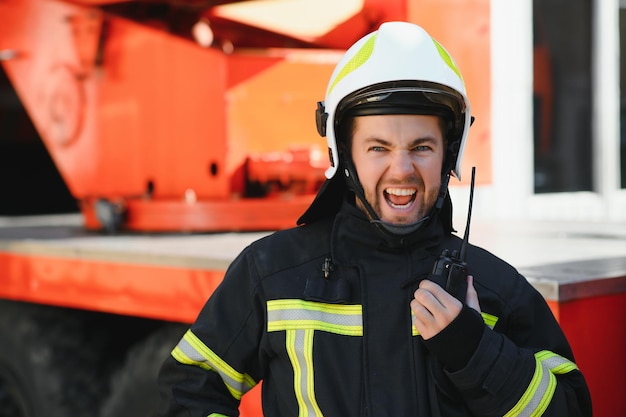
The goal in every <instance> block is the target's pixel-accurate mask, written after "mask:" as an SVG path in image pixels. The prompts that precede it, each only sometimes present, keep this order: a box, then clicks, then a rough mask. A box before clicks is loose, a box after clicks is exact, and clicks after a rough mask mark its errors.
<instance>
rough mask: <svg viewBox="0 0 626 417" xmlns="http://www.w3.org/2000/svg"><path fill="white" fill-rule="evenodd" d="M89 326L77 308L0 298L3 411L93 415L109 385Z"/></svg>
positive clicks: (30, 415) (8, 416) (28, 416)
mask: <svg viewBox="0 0 626 417" xmlns="http://www.w3.org/2000/svg"><path fill="white" fill-rule="evenodd" d="M86 327H88V326H86V323H85V322H83V320H82V319H81V317H80V314H79V312H76V314H74V313H70V312H66V311H64V310H62V309H57V308H53V307H46V306H41V305H34V304H27V303H19V302H12V301H6V300H0V341H1V342H0V417H66V416H75V417H78V416H92V415H93V411H94V410H97V409H98V407H99V403H100V398H99V396H100V395H101V394H102V392H103V389H106V385H105V384H103V382H102V381H100V380H98V379H97V378H95V377H94V376H93V375H97V370H98V368H97V359H98V355H99V353H98V352H95V351H94V349H93V347H94V346H98V345H99V343H98V341H97V340H96V339H97V338H96V339H94V333H93V331H90V329H88V328H86ZM87 339H91V340H87ZM94 370H95V371H96V372H94ZM103 385H104V386H103Z"/></svg>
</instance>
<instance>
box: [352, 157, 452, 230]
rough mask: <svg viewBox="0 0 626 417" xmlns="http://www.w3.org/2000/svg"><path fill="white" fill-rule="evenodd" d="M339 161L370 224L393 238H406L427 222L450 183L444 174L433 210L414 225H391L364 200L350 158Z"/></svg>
mask: <svg viewBox="0 0 626 417" xmlns="http://www.w3.org/2000/svg"><path fill="white" fill-rule="evenodd" d="M340 160H341V161H343V162H342V163H343V175H344V179H345V181H346V184H347V186H348V189H350V190H352V192H354V195H355V197H356V198H357V199H359V201H361V203H362V204H363V207H365V210H366V215H367V217H368V218H369V220H370V223H372V224H375V225H376V226H377V227H378V229H379V230H381V231H382V232H384V233H386V234H392V235H395V236H398V235H400V236H406V235H409V234H411V233H413V232H415V231H417V230H419V229H420V228H421V227H422V226H423V225H424V224H426V223H427V222H428V220H429V219H430V218H431V217H432V216H433V215H434V214H435V213H437V212H438V211H439V210H441V207H443V203H444V201H445V199H446V195H447V193H448V183H449V182H450V174H449V171H448V174H445V175H443V176H442V179H441V186H440V188H439V194H438V196H437V201H436V203H435V205H434V206H433V208H432V209H431V210H430V213H429V214H428V215H426V216H424V217H423V218H421V219H420V220H418V221H417V222H415V223H411V224H401V225H396V224H391V223H388V222H385V221H383V220H381V218H380V217H378V214H376V212H375V211H374V208H373V207H372V206H371V205H370V203H369V202H368V201H367V199H366V198H365V191H364V190H363V186H362V185H361V182H360V181H359V178H358V177H357V175H356V169H355V167H354V164H353V163H352V160H351V159H350V158H346V157H345V156H344V157H343V158H341V157H340Z"/></svg>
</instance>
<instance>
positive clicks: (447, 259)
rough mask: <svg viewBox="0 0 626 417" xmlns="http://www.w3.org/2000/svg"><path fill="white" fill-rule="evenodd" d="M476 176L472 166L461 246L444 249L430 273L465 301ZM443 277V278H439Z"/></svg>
mask: <svg viewBox="0 0 626 417" xmlns="http://www.w3.org/2000/svg"><path fill="white" fill-rule="evenodd" d="M475 176H476V167H472V180H471V184H470V196H469V207H468V211H467V224H466V226H465V234H464V236H463V241H462V242H461V247H460V248H459V250H458V251H456V250H453V251H450V250H448V249H444V250H443V252H442V253H441V255H440V256H439V258H438V259H437V261H436V262H435V264H434V265H433V270H432V275H434V276H435V277H437V278H440V283H442V284H444V285H445V286H444V288H445V289H446V291H447V292H448V293H450V294H451V295H453V296H454V297H455V298H456V299H458V300H459V301H461V302H462V303H465V297H466V294H467V275H468V272H469V270H468V268H467V263H466V262H465V252H466V250H467V244H468V241H469V229H470V220H471V218H472V201H473V200H474V178H475ZM441 278H443V279H441Z"/></svg>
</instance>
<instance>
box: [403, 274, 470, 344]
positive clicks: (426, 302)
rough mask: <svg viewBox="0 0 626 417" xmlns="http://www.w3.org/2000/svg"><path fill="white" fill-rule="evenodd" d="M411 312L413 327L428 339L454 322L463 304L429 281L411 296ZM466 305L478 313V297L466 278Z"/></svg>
mask: <svg viewBox="0 0 626 417" xmlns="http://www.w3.org/2000/svg"><path fill="white" fill-rule="evenodd" d="M413 297H414V298H413V300H412V301H411V310H412V311H413V315H414V319H413V325H414V326H415V328H416V329H417V331H418V332H419V333H420V335H422V337H423V338H424V339H426V340H427V339H430V338H431V337H433V336H435V335H436V334H438V333H439V332H440V331H442V330H443V329H445V328H446V327H447V326H448V325H449V324H450V323H451V322H452V320H454V319H455V318H456V317H457V316H458V315H459V313H460V312H461V309H462V308H463V304H461V302H460V301H459V300H457V299H456V298H454V297H453V296H451V295H450V294H448V292H446V291H445V290H444V289H443V288H441V287H440V286H439V285H438V284H435V283H434V282H432V281H429V280H426V279H425V280H423V281H422V282H420V285H419V288H418V289H417V290H416V291H415V293H414V294H413ZM465 302H466V304H467V305H468V306H469V307H471V308H473V309H474V310H476V311H478V312H479V313H480V304H479V302H478V295H477V293H476V289H475V288H474V279H473V277H472V276H471V275H470V276H468V277H467V295H466V299H465Z"/></svg>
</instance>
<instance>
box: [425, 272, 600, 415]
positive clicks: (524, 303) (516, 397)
mask: <svg viewBox="0 0 626 417" xmlns="http://www.w3.org/2000/svg"><path fill="white" fill-rule="evenodd" d="M509 307H510V314H509V316H508V317H506V319H505V320H502V322H501V323H500V322H498V323H497V324H496V326H495V327H494V328H493V329H491V328H490V327H488V326H486V325H485V324H482V322H483V319H482V318H481V317H480V315H479V314H478V313H477V312H475V311H474V310H471V309H469V307H467V306H466V307H464V310H463V311H462V313H461V314H460V315H459V317H458V318H457V319H458V322H457V320H455V321H454V322H453V323H451V325H450V326H448V328H446V329H444V331H443V332H442V333H440V334H439V335H437V336H436V337H435V338H434V339H436V340H432V341H430V342H428V343H427V347H428V348H429V350H430V351H431V352H432V353H433V354H434V355H435V356H436V357H438V358H439V359H440V360H441V362H442V363H443V364H444V365H448V364H450V363H453V361H452V360H451V358H453V357H455V356H458V354H460V355H461V356H462V357H469V361H468V362H467V363H466V364H465V366H462V367H460V368H459V369H450V367H448V366H446V370H445V373H446V375H447V376H448V378H449V379H450V381H452V383H453V385H454V386H455V387H456V388H457V390H458V391H459V395H460V396H461V398H462V399H463V402H464V403H465V405H466V407H467V408H468V409H469V410H470V412H471V413H472V414H473V415H480V416H507V417H513V416H571V417H576V416H581V417H583V416H591V415H592V412H591V399H590V395H589V391H588V388H587V385H586V382H585V379H584V377H583V375H582V373H581V372H580V370H579V369H578V367H577V366H576V364H575V362H574V357H573V354H572V351H571V348H570V346H569V344H568V342H567V340H566V338H565V335H564V334H563V332H562V330H561V328H560V326H559V325H558V323H557V321H556V320H555V318H554V316H553V315H552V312H551V311H550V309H549V307H548V305H547V303H546V302H545V300H544V299H543V297H542V296H541V295H540V294H539V293H538V292H537V291H536V290H535V289H534V288H533V287H532V286H531V285H530V284H528V283H527V282H526V280H525V279H524V278H523V277H521V276H518V280H517V285H516V289H515V294H514V295H513V297H511V300H510V305H509ZM477 323H480V326H477ZM468 332H478V334H479V335H480V337H479V341H478V344H477V346H476V345H475V346H472V349H473V353H472V354H470V355H464V354H463V353H462V352H460V351H461V350H463V347H461V346H464V344H463V343H459V342H460V341H463V340H468V339H469V340H476V338H475V337H472V336H468ZM470 345H471V344H470ZM455 351H459V352H455Z"/></svg>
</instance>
